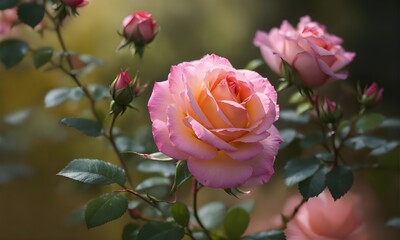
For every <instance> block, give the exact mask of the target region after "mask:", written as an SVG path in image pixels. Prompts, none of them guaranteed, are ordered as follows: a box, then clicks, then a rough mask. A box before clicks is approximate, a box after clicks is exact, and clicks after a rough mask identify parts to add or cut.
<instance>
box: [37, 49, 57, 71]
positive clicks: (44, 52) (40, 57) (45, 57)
mask: <svg viewBox="0 0 400 240" xmlns="http://www.w3.org/2000/svg"><path fill="white" fill-rule="evenodd" d="M52 57H53V49H52V48H51V47H44V48H40V49H38V50H36V51H34V52H33V63H34V64H35V67H36V68H40V67H41V66H43V65H45V64H46V63H48V62H49V61H50V60H51V58H52Z"/></svg>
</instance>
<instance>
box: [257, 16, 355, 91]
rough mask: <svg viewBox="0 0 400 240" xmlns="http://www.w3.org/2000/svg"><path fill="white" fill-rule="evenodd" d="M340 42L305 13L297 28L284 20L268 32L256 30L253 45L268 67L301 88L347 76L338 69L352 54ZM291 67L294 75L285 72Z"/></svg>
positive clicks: (343, 65)
mask: <svg viewBox="0 0 400 240" xmlns="http://www.w3.org/2000/svg"><path fill="white" fill-rule="evenodd" d="M341 44H342V39H341V38H339V37H337V36H335V35H332V34H329V33H328V32H327V31H326V28H325V26H323V25H321V24H319V23H317V22H313V21H312V20H311V18H310V17H308V16H305V17H302V18H301V19H300V23H299V24H298V25H297V28H294V27H293V26H292V25H291V24H290V23H289V22H287V21H286V20H285V21H283V23H282V25H281V27H280V28H279V29H278V28H273V29H272V30H271V31H270V32H269V33H266V32H263V31H257V33H256V35H255V37H254V45H255V46H257V47H259V48H260V50H261V54H262V56H263V58H264V60H265V62H266V63H267V64H268V66H269V67H270V68H271V69H272V70H273V71H275V72H276V73H278V74H279V75H280V76H284V77H285V78H289V79H286V81H288V82H289V83H294V84H296V85H297V86H300V87H302V88H303V87H308V88H316V87H319V86H322V85H324V84H325V83H326V82H328V81H329V80H330V79H339V80H342V79H346V78H347V74H346V73H338V71H340V70H341V69H342V68H343V67H345V66H346V65H347V64H349V63H350V62H351V61H352V60H353V58H354V56H355V54H354V53H352V52H346V51H345V50H344V49H343V48H342V46H341ZM283 61H285V62H286V64H283ZM286 65H287V66H286ZM292 70H295V72H297V75H296V74H288V73H291V72H293V71H292ZM288 75H289V76H288ZM295 76H299V78H296V77H295ZM290 78H291V79H290Z"/></svg>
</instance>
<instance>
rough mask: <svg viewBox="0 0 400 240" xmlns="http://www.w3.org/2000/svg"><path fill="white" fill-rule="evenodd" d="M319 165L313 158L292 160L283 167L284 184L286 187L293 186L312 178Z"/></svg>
mask: <svg viewBox="0 0 400 240" xmlns="http://www.w3.org/2000/svg"><path fill="white" fill-rule="evenodd" d="M319 167H320V163H319V162H318V160H316V159H314V158H310V159H293V160H290V161H288V162H287V163H286V165H285V168H284V169H285V183H286V185H287V186H293V185H295V184H296V183H298V182H301V181H303V180H304V179H306V178H308V177H310V176H312V175H313V174H314V173H315V172H316V171H318V169H319Z"/></svg>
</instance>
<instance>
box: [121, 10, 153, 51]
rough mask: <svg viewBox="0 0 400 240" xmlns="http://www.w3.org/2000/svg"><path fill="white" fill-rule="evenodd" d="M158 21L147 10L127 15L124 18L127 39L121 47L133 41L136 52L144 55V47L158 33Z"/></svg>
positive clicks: (124, 33) (124, 34)
mask: <svg viewBox="0 0 400 240" xmlns="http://www.w3.org/2000/svg"><path fill="white" fill-rule="evenodd" d="M156 26H157V23H156V21H154V20H153V18H152V16H151V14H150V13H148V12H146V11H137V12H134V13H132V14H131V15H129V16H127V17H125V19H124V20H123V27H124V29H123V33H122V35H123V37H124V38H125V40H124V41H123V43H122V44H121V47H120V48H122V47H125V46H126V45H128V44H130V43H133V45H134V47H135V51H136V52H135V53H138V54H139V55H140V56H142V55H143V51H144V47H145V46H146V45H147V44H149V43H150V42H152V41H153V40H154V38H155V36H156V34H157V31H156Z"/></svg>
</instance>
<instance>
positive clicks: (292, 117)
mask: <svg viewBox="0 0 400 240" xmlns="http://www.w3.org/2000/svg"><path fill="white" fill-rule="evenodd" d="M279 119H280V120H283V121H287V122H294V123H308V121H309V120H310V116H308V115H306V114H300V115H299V114H297V113H296V111H293V110H283V111H280V112H279Z"/></svg>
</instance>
